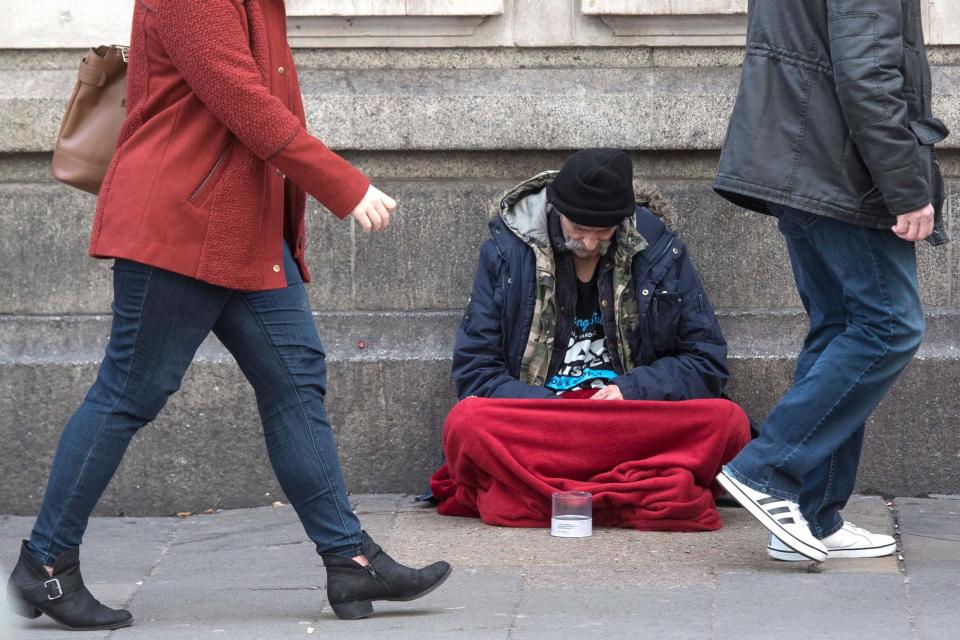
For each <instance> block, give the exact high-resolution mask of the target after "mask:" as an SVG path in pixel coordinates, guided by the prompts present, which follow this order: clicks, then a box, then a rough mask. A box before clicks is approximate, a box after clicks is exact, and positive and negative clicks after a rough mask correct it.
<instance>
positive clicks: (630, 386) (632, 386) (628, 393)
mask: <svg viewBox="0 0 960 640" xmlns="http://www.w3.org/2000/svg"><path fill="white" fill-rule="evenodd" d="M610 384H615V385H617V387H618V388H619V389H620V395H622V396H623V399H624V400H643V398H642V397H641V395H640V390H639V389H637V383H636V381H635V380H634V379H633V376H631V375H629V374H626V373H625V374H623V375H622V376H617V377H616V378H614V379H613V380H611V381H610Z"/></svg>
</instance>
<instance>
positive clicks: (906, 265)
mask: <svg viewBox="0 0 960 640" xmlns="http://www.w3.org/2000/svg"><path fill="white" fill-rule="evenodd" d="M748 20H749V25H748V31H747V50H746V56H745V59H744V64H743V74H742V78H741V85H740V92H739V95H738V96H737V102H736V106H735V108H734V111H733V115H732V116H731V119H730V125H729V129H728V131H727V139H726V142H725V144H724V147H723V153H722V155H721V159H720V166H719V169H718V172H717V179H716V183H715V189H716V190H717V192H718V193H719V194H720V195H722V196H723V197H725V198H727V199H729V200H731V201H733V202H735V203H737V204H739V205H741V206H743V207H746V208H748V209H752V210H754V211H758V212H761V213H769V214H772V215H774V216H776V217H777V218H778V227H779V229H780V232H781V233H782V234H783V236H784V238H785V240H786V244H787V248H788V250H789V253H790V262H791V266H792V268H793V272H794V277H795V280H796V284H797V290H798V292H799V294H800V299H801V301H802V302H803V305H804V308H805V309H806V311H807V314H808V315H809V317H810V330H809V333H808V334H807V337H806V340H805V342H804V346H803V349H802V351H801V352H800V354H799V356H798V360H797V369H796V375H795V378H794V384H793V387H791V389H790V390H789V391H788V392H787V393H786V395H785V396H784V397H783V398H782V399H781V400H780V402H779V403H778V404H777V406H776V407H774V409H773V410H772V411H771V412H770V415H769V416H768V417H767V420H766V422H765V423H764V425H763V427H762V430H761V435H760V437H759V438H757V439H756V440H754V441H753V442H752V443H751V444H749V445H748V446H747V447H746V448H745V449H744V450H743V451H742V452H741V453H740V454H739V455H738V456H737V457H736V458H734V460H732V461H731V462H730V463H729V464H728V465H727V466H725V467H724V470H723V471H722V472H721V474H720V475H719V476H718V478H717V479H718V481H719V482H720V483H721V484H722V485H723V486H724V487H725V488H726V489H727V490H728V491H729V492H730V493H731V495H733V496H734V497H735V498H736V499H737V500H739V501H740V502H741V503H742V504H743V505H744V506H745V507H747V509H748V510H749V511H750V512H751V513H752V514H753V515H754V516H755V517H756V518H757V519H758V520H760V522H761V523H763V524H764V526H765V527H767V529H769V530H770V532H771V535H770V542H769V544H768V553H769V555H770V556H772V557H774V558H776V559H780V560H802V559H804V558H809V559H813V560H817V561H823V560H825V559H826V558H827V557H877V556H882V555H888V554H890V553H892V552H893V551H894V548H895V542H894V540H893V538H892V537H890V536H886V535H880V534H872V533H870V532H868V531H865V530H863V529H860V528H858V527H856V526H854V525H852V524H850V523H848V522H845V521H844V519H843V517H842V516H841V515H840V510H841V509H842V508H843V506H844V505H845V504H846V501H847V499H848V498H849V496H850V494H851V492H852V491H853V486H854V482H855V480H856V473H857V467H858V465H859V459H860V450H861V446H862V443H863V435H864V423H865V421H866V419H867V418H868V417H869V415H870V413H871V412H872V411H873V409H874V408H875V407H876V406H877V404H878V403H879V402H880V400H881V399H882V398H883V397H884V395H885V394H886V392H887V391H888V390H889V388H890V386H891V385H892V384H893V382H894V380H895V379H896V378H897V376H898V375H899V373H900V372H901V371H902V370H903V368H904V367H905V366H906V365H907V363H908V362H909V361H910V359H911V358H912V357H913V354H914V353H915V352H916V350H917V348H919V346H920V341H921V339H922V337H923V332H924V318H923V309H922V307H921V303H920V296H919V292H918V287H917V266H916V247H915V244H914V243H915V242H916V241H919V240H924V239H926V240H928V242H930V243H931V244H934V245H937V244H942V243H944V242H947V241H948V238H947V236H946V233H945V232H944V231H943V229H942V225H941V224H940V215H939V213H940V208H941V206H942V202H943V190H942V182H941V177H940V172H939V167H938V165H937V163H936V159H935V156H934V152H933V144H934V143H936V142H939V141H940V140H942V139H943V138H945V137H946V136H947V135H948V134H949V132H948V131H947V128H946V127H945V126H944V124H943V122H941V121H940V120H938V119H937V118H935V117H933V114H932V112H931V108H930V94H931V91H930V67H929V64H928V62H927V58H926V53H925V51H924V44H923V33H922V29H921V22H920V2H919V0H810V1H807V2H766V1H756V0H751V2H750V4H749V10H748Z"/></svg>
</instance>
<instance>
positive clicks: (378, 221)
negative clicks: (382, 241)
mask: <svg viewBox="0 0 960 640" xmlns="http://www.w3.org/2000/svg"><path fill="white" fill-rule="evenodd" d="M396 208H397V201H396V200H394V199H393V198H391V197H390V196H388V195H387V194H385V193H384V192H382V191H380V189H377V188H376V187H375V186H373V185H370V188H368V189H367V194H366V195H365V196H363V200H361V201H360V204H358V205H357V206H356V207H355V208H354V210H353V211H351V212H350V215H351V216H352V217H353V219H354V220H356V221H357V222H358V223H359V224H360V226H361V227H362V228H363V231H364V233H370V232H371V231H383V230H384V229H386V228H387V225H389V224H390V214H391V213H393V210H394V209H396Z"/></svg>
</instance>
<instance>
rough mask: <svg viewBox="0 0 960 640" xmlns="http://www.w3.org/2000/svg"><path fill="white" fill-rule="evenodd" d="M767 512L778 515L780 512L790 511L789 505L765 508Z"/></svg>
mask: <svg viewBox="0 0 960 640" xmlns="http://www.w3.org/2000/svg"><path fill="white" fill-rule="evenodd" d="M767 513H769V514H770V515H772V516H777V515H780V514H781V513H790V507H777V508H776V509H767Z"/></svg>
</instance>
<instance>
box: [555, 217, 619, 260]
mask: <svg viewBox="0 0 960 640" xmlns="http://www.w3.org/2000/svg"><path fill="white" fill-rule="evenodd" d="M560 227H561V228H562V229H563V237H564V238H565V239H566V247H567V249H568V250H570V251H572V252H573V255H575V256H577V257H578V258H596V257H599V256H602V255H603V254H605V253H606V252H607V250H608V249H609V248H610V244H611V243H612V242H613V236H614V234H616V232H617V227H584V226H582V225H579V224H576V223H574V222H571V221H570V220H568V219H567V217H566V216H565V215H563V214H560Z"/></svg>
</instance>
